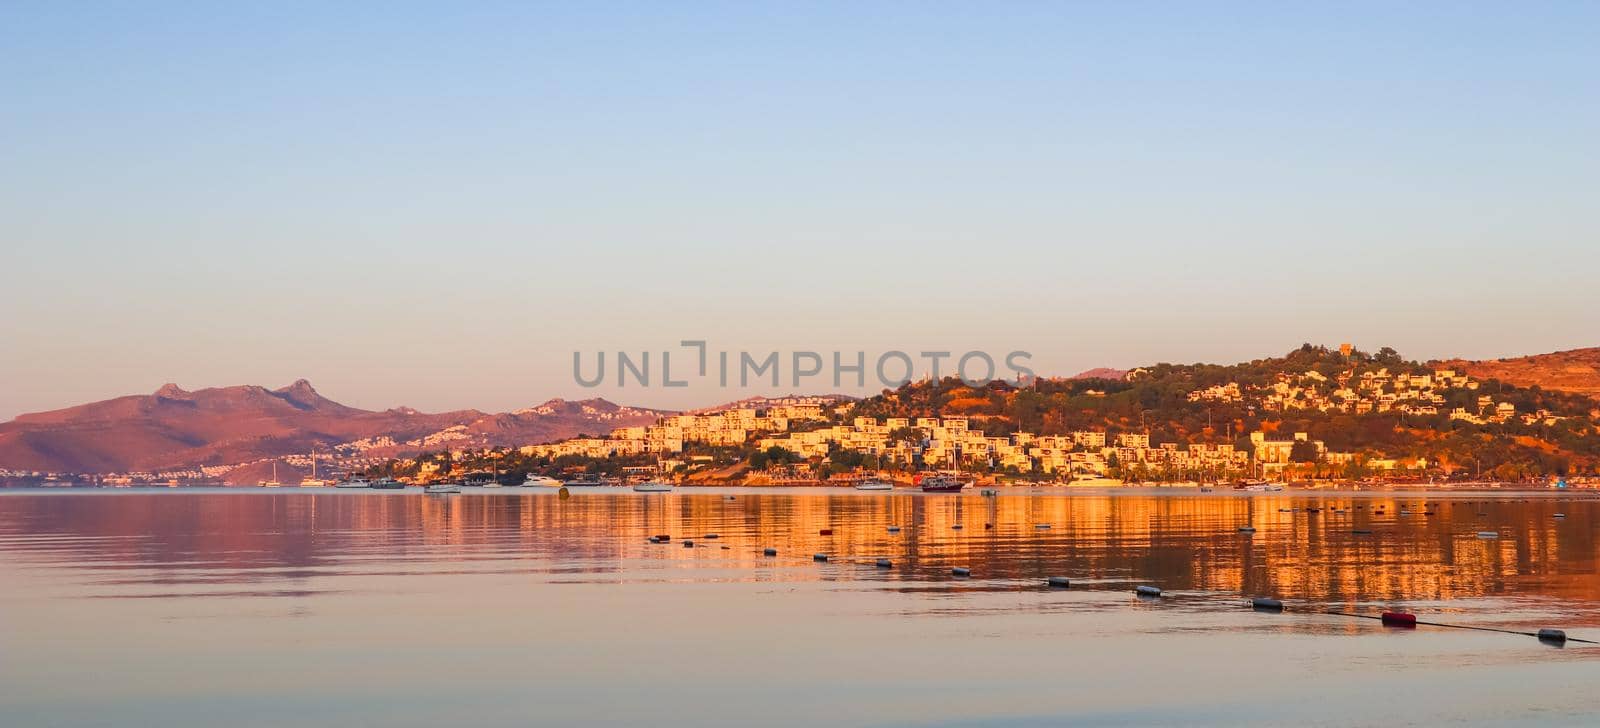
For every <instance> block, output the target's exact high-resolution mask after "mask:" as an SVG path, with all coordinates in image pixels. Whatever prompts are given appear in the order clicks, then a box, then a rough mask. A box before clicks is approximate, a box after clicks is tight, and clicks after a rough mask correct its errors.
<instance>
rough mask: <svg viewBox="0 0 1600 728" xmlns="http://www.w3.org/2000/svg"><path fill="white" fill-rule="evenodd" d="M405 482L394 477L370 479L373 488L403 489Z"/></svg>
mask: <svg viewBox="0 0 1600 728" xmlns="http://www.w3.org/2000/svg"><path fill="white" fill-rule="evenodd" d="M405 487H406V484H405V483H402V482H400V481H398V480H395V479H394V478H379V479H377V480H374V481H372V488H373V489H374V490H405Z"/></svg>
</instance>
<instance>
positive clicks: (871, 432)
mask: <svg viewBox="0 0 1600 728" xmlns="http://www.w3.org/2000/svg"><path fill="white" fill-rule="evenodd" d="M823 420H825V415H824V408H823V407H821V406H816V405H802V406H790V407H772V408H767V409H763V410H757V409H731V410H726V411H723V412H716V413H711V414H693V415H676V416H672V417H666V418H663V419H662V420H661V421H660V422H658V423H657V424H655V425H649V426H644V427H622V428H618V429H616V430H614V431H612V433H611V436H610V437H587V438H575V439H571V440H565V441H562V442H556V443H550V444H544V445H528V446H525V447H523V448H521V451H522V453H524V454H527V455H538V456H545V457H552V458H555V457H561V456H567V455H576V456H582V457H588V458H604V457H614V456H634V455H655V456H657V457H660V458H669V457H673V456H676V455H677V454H679V453H682V452H683V450H684V446H685V444H686V443H703V444H708V445H722V446H732V445H743V444H745V443H746V442H749V441H750V440H751V439H752V438H754V439H755V443H756V446H757V447H758V448H760V449H762V450H767V449H770V448H774V447H776V448H782V449H784V450H787V451H789V452H791V453H794V454H795V455H797V456H799V457H801V458H813V457H816V458H822V457H827V456H828V455H829V454H830V453H831V452H833V451H834V450H835V449H846V450H855V451H857V452H860V453H862V454H865V455H869V456H873V457H876V458H877V459H878V461H879V462H880V463H882V464H884V465H891V464H894V465H915V466H918V467H924V468H960V467H964V466H982V467H988V468H993V469H1014V470H1016V471H1018V472H1024V473H1026V472H1039V473H1048V474H1052V475H1060V476H1068V477H1080V476H1091V477H1094V476H1104V475H1106V474H1107V473H1108V471H1110V470H1111V469H1112V468H1113V467H1115V468H1118V469H1120V470H1121V471H1122V472H1125V473H1126V472H1130V471H1137V470H1139V469H1141V468H1142V469H1143V470H1144V471H1145V472H1149V473H1155V472H1161V471H1174V472H1196V471H1209V472H1217V473H1221V472H1228V471H1247V470H1248V471H1254V470H1257V468H1258V467H1259V469H1260V471H1262V472H1265V473H1270V472H1272V471H1273V470H1274V469H1281V468H1282V467H1283V466H1284V465H1286V464H1287V463H1289V462H1290V459H1291V453H1292V451H1293V449H1294V446H1295V443H1296V442H1297V441H1306V442H1310V443H1311V444H1312V445H1313V446H1314V447H1315V448H1316V451H1317V453H1318V454H1319V456H1320V458H1321V459H1322V460H1323V461H1325V462H1331V463H1335V464H1338V463H1344V462H1349V461H1350V460H1352V459H1353V458H1354V457H1355V456H1354V455H1353V454H1349V453H1331V452H1328V451H1327V449H1326V447H1325V446H1324V445H1323V443H1322V442H1320V441H1315V440H1310V439H1309V437H1308V436H1307V435H1306V434H1305V433H1295V435H1294V436H1293V438H1292V439H1288V440H1279V439H1269V438H1268V437H1267V436H1266V434H1265V433H1261V432H1257V433H1253V434H1252V435H1251V441H1252V445H1253V449H1254V453H1251V452H1249V451H1246V450H1241V449H1238V448H1235V447H1234V446H1233V445H1232V444H1205V443H1196V444H1190V445H1188V446H1180V445H1178V444H1176V443H1163V444H1160V445H1155V446H1152V444H1151V442H1150V436H1149V435H1148V434H1144V433H1138V432H1124V433H1120V434H1117V435H1114V436H1112V437H1110V439H1108V435H1107V433H1106V432H1104V431H1093V430H1086V431H1081V432H1073V433H1070V434H1065V435H1036V434H1033V433H1028V432H1018V433H1013V434H1009V435H1002V436H992V435H985V434H984V433H983V432H982V431H980V430H976V429H973V428H972V427H971V421H970V420H969V419H968V418H966V417H919V418H915V419H912V418H903V417H890V418H885V419H878V418H872V417H857V418H855V419H854V420H853V421H852V422H851V423H849V424H840V425H828V426H821V427H816V426H812V427H806V428H800V429H792V425H794V424H797V423H800V422H811V423H813V424H815V423H816V422H817V421H823ZM1374 464H1375V465H1377V466H1378V467H1394V466H1395V465H1397V464H1396V463H1393V462H1392V461H1376V462H1375V463H1374Z"/></svg>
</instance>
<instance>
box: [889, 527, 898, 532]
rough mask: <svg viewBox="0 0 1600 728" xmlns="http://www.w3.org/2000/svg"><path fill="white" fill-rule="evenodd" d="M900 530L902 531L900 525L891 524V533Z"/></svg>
mask: <svg viewBox="0 0 1600 728" xmlns="http://www.w3.org/2000/svg"><path fill="white" fill-rule="evenodd" d="M899 532H900V527H899V526H890V527H889V533H899Z"/></svg>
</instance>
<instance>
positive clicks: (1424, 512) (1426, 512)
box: [1422, 511, 1433, 516]
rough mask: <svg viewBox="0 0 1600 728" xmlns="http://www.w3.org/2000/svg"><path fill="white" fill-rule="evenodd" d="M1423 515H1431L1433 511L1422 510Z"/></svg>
mask: <svg viewBox="0 0 1600 728" xmlns="http://www.w3.org/2000/svg"><path fill="white" fill-rule="evenodd" d="M1422 515H1424V516H1431V515H1433V511H1423V512H1422Z"/></svg>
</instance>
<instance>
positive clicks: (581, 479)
mask: <svg viewBox="0 0 1600 728" xmlns="http://www.w3.org/2000/svg"><path fill="white" fill-rule="evenodd" d="M567 485H568V486H570V487H574V488H580V487H598V486H602V485H612V483H608V482H606V479H605V478H602V477H600V476H599V475H594V474H589V473H585V474H583V475H580V476H578V477H576V478H573V479H572V480H569V481H567Z"/></svg>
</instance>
